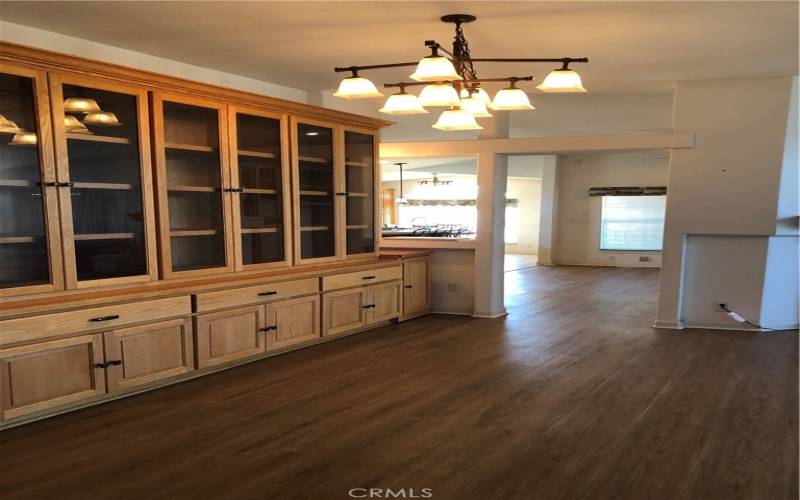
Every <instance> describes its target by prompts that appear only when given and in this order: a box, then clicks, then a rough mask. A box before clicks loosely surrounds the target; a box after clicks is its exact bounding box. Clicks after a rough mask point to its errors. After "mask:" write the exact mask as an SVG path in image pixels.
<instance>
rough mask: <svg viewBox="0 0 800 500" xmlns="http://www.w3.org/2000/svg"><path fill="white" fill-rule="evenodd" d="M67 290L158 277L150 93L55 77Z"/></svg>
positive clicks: (52, 89) (52, 81)
mask: <svg viewBox="0 0 800 500" xmlns="http://www.w3.org/2000/svg"><path fill="white" fill-rule="evenodd" d="M50 96H51V102H52V109H53V129H54V131H55V148H56V167H57V171H56V178H57V181H58V185H59V205H60V208H61V238H62V241H63V243H64V264H65V277H66V284H67V288H83V287H86V286H97V285H112V284H123V283H132V282H139V281H150V280H154V279H157V278H158V265H157V260H156V239H155V211H154V206H153V191H152V181H151V166H150V132H149V115H148V111H147V92H146V91H145V90H142V89H137V88H134V87H126V86H123V85H117V84H109V83H106V82H100V81H95V80H92V79H88V78H84V77H77V76H65V75H61V74H58V73H51V74H50Z"/></svg>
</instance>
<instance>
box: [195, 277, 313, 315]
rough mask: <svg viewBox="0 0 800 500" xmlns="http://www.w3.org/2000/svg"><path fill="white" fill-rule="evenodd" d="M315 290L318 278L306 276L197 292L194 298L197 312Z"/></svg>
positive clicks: (283, 297) (293, 295)
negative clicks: (266, 283) (277, 281)
mask: <svg viewBox="0 0 800 500" xmlns="http://www.w3.org/2000/svg"><path fill="white" fill-rule="evenodd" d="M316 292H319V278H308V279H304V280H297V281H285V282H283V283H271V284H268V285H258V286H249V287H246V288H236V289H233V290H220V291H218V292H207V293H198V294H196V295H195V300H196V302H197V312H206V311H213V310H215V309H223V308H226V307H236V306H244V305H249V304H254V303H257V302H264V301H267V300H276V299H285V298H287V297H296V296H298V295H305V294H307V293H316Z"/></svg>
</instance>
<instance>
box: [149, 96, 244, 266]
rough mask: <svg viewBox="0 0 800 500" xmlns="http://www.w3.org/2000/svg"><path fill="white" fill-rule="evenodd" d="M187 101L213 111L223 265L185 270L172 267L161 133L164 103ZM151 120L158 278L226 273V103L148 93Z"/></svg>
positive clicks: (230, 256) (230, 254)
mask: <svg viewBox="0 0 800 500" xmlns="http://www.w3.org/2000/svg"><path fill="white" fill-rule="evenodd" d="M165 101H166V102H175V103H179V104H188V105H190V106H198V107H203V108H209V109H214V110H216V111H217V133H218V134H219V138H218V139H219V151H218V153H219V168H220V189H221V191H222V192H221V193H220V197H221V205H220V207H221V209H222V231H223V234H222V236H223V238H224V247H225V265H223V266H220V267H214V268H208V269H193V270H189V271H173V270H172V250H171V241H172V240H171V236H170V227H169V194H168V190H167V155H166V140H165V136H164V102H165ZM151 117H152V120H153V136H152V137H153V156H154V158H155V171H156V192H157V193H158V195H157V198H156V199H157V209H158V221H159V227H158V232H159V236H160V238H159V253H160V255H161V277H162V278H164V279H170V278H177V277H192V276H205V275H210V274H220V273H230V272H233V270H234V266H235V263H234V246H233V245H234V243H233V227H232V226H233V219H232V218H233V216H232V214H231V202H230V196H229V195H230V193H228V192H227V191H226V189H229V188H230V187H231V179H230V168H229V163H230V155H229V154H228V137H229V134H228V111H227V104H224V103H221V102H218V101H210V100H206V99H198V98H195V97H190V96H185V95H180V94H172V93H166V92H160V91H155V92H153V94H152V113H151Z"/></svg>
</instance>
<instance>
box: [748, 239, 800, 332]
mask: <svg viewBox="0 0 800 500" xmlns="http://www.w3.org/2000/svg"><path fill="white" fill-rule="evenodd" d="M798 248H799V245H798V238H797V236H775V237H772V238H769V239H768V243H767V266H766V270H765V272H764V296H763V298H762V301H761V317H760V319H759V323H758V324H760V325H761V326H765V327H767V328H773V329H784V328H797V323H798V315H800V311H798V304H799V303H800V296H798V294H799V292H798V289H799V288H798V283H797V276H798V274H800V269H798V261H800V251H799V250H798Z"/></svg>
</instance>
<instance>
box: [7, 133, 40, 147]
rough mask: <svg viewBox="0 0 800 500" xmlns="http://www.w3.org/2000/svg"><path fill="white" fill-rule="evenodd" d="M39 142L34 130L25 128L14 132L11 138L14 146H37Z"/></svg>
mask: <svg viewBox="0 0 800 500" xmlns="http://www.w3.org/2000/svg"><path fill="white" fill-rule="evenodd" d="M37 142H38V139H37V137H36V134H35V133H34V132H26V131H24V130H21V131H20V132H17V133H16V134H14V137H13V138H12V139H11V144H12V145H14V146H35V145H36V143H37Z"/></svg>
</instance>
